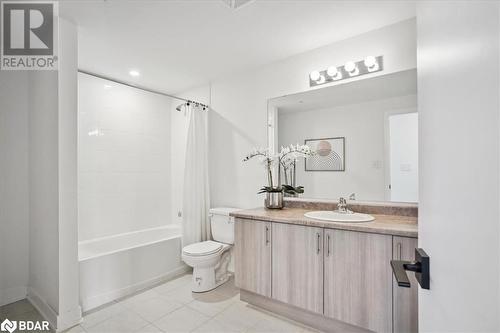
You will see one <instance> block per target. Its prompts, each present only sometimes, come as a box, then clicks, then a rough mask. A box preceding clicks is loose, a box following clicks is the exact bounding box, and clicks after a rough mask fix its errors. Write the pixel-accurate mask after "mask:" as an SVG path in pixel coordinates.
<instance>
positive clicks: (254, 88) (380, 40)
mask: <svg viewBox="0 0 500 333" xmlns="http://www.w3.org/2000/svg"><path fill="white" fill-rule="evenodd" d="M372 54H373V55H384V61H385V64H384V70H383V71H382V72H378V73H373V74H370V75H367V76H363V77H362V78H353V79H351V80H352V81H354V80H359V79H364V78H368V77H373V76H378V75H384V74H388V73H394V72H398V71H403V70H407V69H413V68H415V67H416V50H415V20H413V19H412V20H407V21H403V22H400V23H397V24H394V25H390V26H387V27H384V28H381V29H377V30H374V31H371V32H368V33H366V34H363V35H359V36H356V37H353V38H349V39H346V40H343V41H340V42H337V43H333V44H331V45H328V46H325V47H322V48H319V49H316V50H312V51H309V52H306V53H303V54H299V55H296V56H293V57H291V58H288V59H285V60H283V61H280V62H277V63H273V64H270V65H268V66H265V67H263V68H260V69H256V70H250V71H247V72H245V73H235V74H234V75H233V76H231V77H227V78H224V79H219V80H216V81H214V82H213V83H212V89H211V99H212V103H211V106H212V111H211V112H210V120H209V132H210V137H209V141H210V142H209V144H210V155H209V162H210V181H211V186H210V187H211V203H212V206H233V207H241V208H249V207H255V206H262V201H263V197H262V196H259V195H257V194H256V192H257V191H258V190H259V188H260V187H261V186H262V185H263V184H264V182H265V172H264V170H263V168H262V167H261V166H260V165H259V163H257V161H250V162H247V163H245V164H244V163H242V159H243V157H244V156H245V155H246V154H247V153H248V152H249V151H250V150H251V149H253V148H254V147H256V146H261V147H265V146H266V145H267V101H268V99H270V98H274V97H278V96H282V95H285V94H291V93H297V92H300V91H305V90H309V89H310V88H309V80H308V73H309V72H310V71H312V70H314V69H318V68H326V67H328V66H330V65H340V64H343V63H345V62H347V61H348V60H351V59H354V60H358V59H363V58H364V57H366V56H367V55H372ZM344 82H346V81H343V83H344ZM205 89H206V90H205V91H206V94H208V91H209V88H208V87H206V88H205ZM197 91H199V89H197V90H196V91H194V90H193V91H188V92H185V94H184V95H185V96H190V98H193V99H194V95H195V94H196V92H197ZM191 96H192V97H191ZM209 96H210V94H209ZM200 102H205V103H208V100H207V99H203V100H200Z"/></svg>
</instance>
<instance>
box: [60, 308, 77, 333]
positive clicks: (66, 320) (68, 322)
mask: <svg viewBox="0 0 500 333" xmlns="http://www.w3.org/2000/svg"><path fill="white" fill-rule="evenodd" d="M82 320H83V318H82V308H81V307H80V306H77V307H75V308H73V309H71V310H69V311H66V312H64V313H61V314H59V316H58V317H57V329H56V332H63V331H65V330H67V329H68V328H71V327H73V326H76V325H78V324H80V323H81V322H82Z"/></svg>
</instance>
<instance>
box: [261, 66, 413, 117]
mask: <svg viewBox="0 0 500 333" xmlns="http://www.w3.org/2000/svg"><path fill="white" fill-rule="evenodd" d="M415 94H417V71H416V70H415V69H411V70H407V71H402V72H397V73H391V74H387V75H381V76H376V77H373V78H370V79H364V80H357V81H353V82H349V83H344V84H338V85H334V86H329V87H326V88H321V89H315V90H310V91H306V92H302V93H298V94H293V95H286V96H282V97H277V98H273V99H272V100H270V101H269V105H270V106H272V107H276V108H278V111H279V112H280V113H283V112H299V111H308V110H318V109H325V108H330V107H336V106H341V105H350V104H360V103H366V102H370V101H375V100H382V99H386V98H387V99H388V98H392V97H397V96H407V95H415Z"/></svg>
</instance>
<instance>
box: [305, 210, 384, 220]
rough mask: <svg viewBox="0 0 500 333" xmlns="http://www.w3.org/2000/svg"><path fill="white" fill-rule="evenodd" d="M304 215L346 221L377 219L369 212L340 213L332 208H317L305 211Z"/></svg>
mask: <svg viewBox="0 0 500 333" xmlns="http://www.w3.org/2000/svg"><path fill="white" fill-rule="evenodd" d="M304 216H305V217H309V218H312V219H316V220H323V221H331V222H344V223H356V222H370V221H373V220H375V218H374V217H373V216H371V215H368V214H362V213H339V212H336V211H331V210H317V211H314V212H308V213H305V214H304Z"/></svg>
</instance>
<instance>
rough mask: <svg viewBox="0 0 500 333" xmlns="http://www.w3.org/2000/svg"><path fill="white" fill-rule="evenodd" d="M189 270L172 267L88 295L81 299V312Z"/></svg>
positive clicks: (184, 267) (188, 268)
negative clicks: (99, 292) (129, 282)
mask: <svg viewBox="0 0 500 333" xmlns="http://www.w3.org/2000/svg"><path fill="white" fill-rule="evenodd" d="M190 270H191V268H190V267H189V266H186V265H183V266H181V267H179V268H176V269H174V270H172V271H170V272H168V273H166V274H163V275H160V276H157V277H155V278H152V279H149V280H146V281H142V282H140V283H137V284H133V285H130V286H127V287H124V288H121V289H116V290H113V291H110V292H107V293H105V294H101V295H96V296H92V297H89V298H86V299H81V306H82V310H83V312H87V311H90V310H92V309H95V308H97V307H99V306H101V305H103V304H107V303H109V302H112V301H114V300H117V299H120V298H122V297H126V296H128V295H131V294H133V293H136V292H138V291H141V290H144V289H148V288H151V287H153V286H155V285H157V284H160V283H163V282H167V281H169V280H172V279H174V278H176V277H178V276H179V275H182V274H185V273H187V272H189V271H190Z"/></svg>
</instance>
